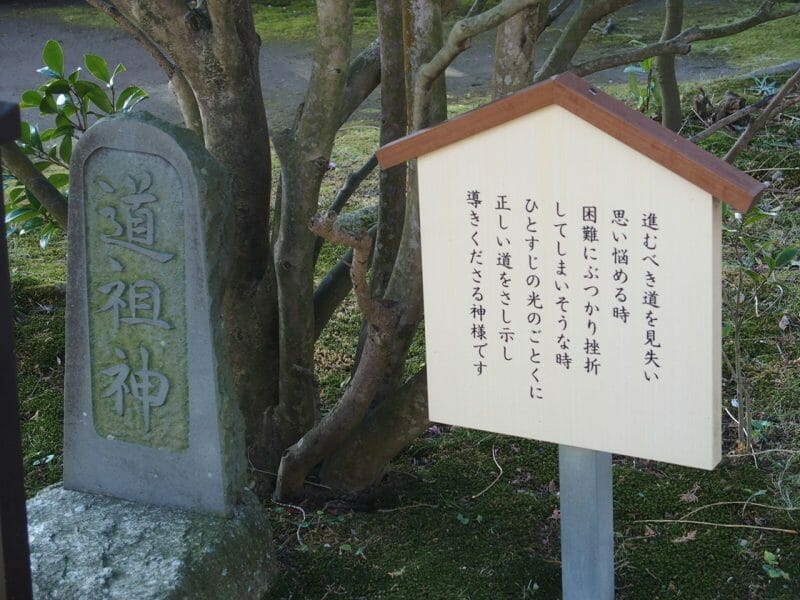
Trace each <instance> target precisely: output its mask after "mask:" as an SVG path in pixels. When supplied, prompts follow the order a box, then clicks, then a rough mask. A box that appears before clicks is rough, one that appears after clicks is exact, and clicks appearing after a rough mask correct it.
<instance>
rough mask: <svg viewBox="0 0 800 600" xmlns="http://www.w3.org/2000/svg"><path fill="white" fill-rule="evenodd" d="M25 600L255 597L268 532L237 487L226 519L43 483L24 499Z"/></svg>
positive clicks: (270, 562) (268, 551)
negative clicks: (29, 579) (239, 498)
mask: <svg viewBox="0 0 800 600" xmlns="http://www.w3.org/2000/svg"><path fill="white" fill-rule="evenodd" d="M28 531H29V536H30V546H31V570H32V575H33V586H34V597H35V598H37V600H41V599H48V600H49V599H70V600H71V599H75V598H80V599H82V600H92V599H94V598H102V599H107V598H108V599H120V600H134V599H141V600H156V599H158V600H166V599H170V600H172V599H179V598H180V599H184V598H185V599H191V600H204V599H208V600H212V599H213V600H223V599H226V598H232V599H237V600H238V599H250V598H256V599H257V598H261V597H262V596H263V595H264V594H265V593H266V591H267V590H268V589H269V586H270V582H271V581H272V576H273V573H274V567H275V562H274V558H273V548H272V535H271V530H270V526H269V522H268V521H267V518H266V515H265V513H264V511H263V509H262V507H261V506H260V504H259V502H258V500H257V499H256V497H255V496H254V495H253V494H251V493H249V492H248V493H247V495H246V496H245V498H244V500H243V502H241V503H240V504H239V505H238V506H237V507H236V509H235V513H234V516H233V517H232V518H230V519H226V518H223V517H216V516H209V515H203V514H199V513H194V512H189V511H185V510H180V509H175V508H165V507H160V506H152V505H147V504H139V503H135V502H129V501H126V500H119V499H116V498H110V497H107V496H100V495H95V494H87V493H83V492H75V491H71V490H65V489H63V488H62V487H61V486H60V485H54V486H51V487H49V488H47V489H45V490H43V491H42V492H40V493H39V494H38V495H37V496H36V497H34V498H32V499H31V500H29V501H28Z"/></svg>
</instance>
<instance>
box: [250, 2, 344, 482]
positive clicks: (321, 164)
mask: <svg viewBox="0 0 800 600" xmlns="http://www.w3.org/2000/svg"><path fill="white" fill-rule="evenodd" d="M353 6H354V3H353V2H352V0H351V1H349V2H341V1H337V0H319V1H318V2H317V44H316V48H315V52H314V64H313V67H312V72H311V78H310V81H309V84H308V91H307V93H306V97H305V101H304V103H303V106H302V107H301V110H300V111H299V115H298V118H297V121H296V123H295V125H294V127H293V129H292V130H291V131H290V132H288V133H286V134H285V135H282V136H278V137H276V139H275V147H276V150H277V151H278V156H279V157H280V159H281V189H282V198H281V222H280V224H279V229H278V237H277V240H276V242H275V272H276V277H277V282H278V307H279V308H278V319H279V323H280V325H279V334H278V343H279V347H280V358H279V365H278V372H279V394H278V398H279V401H278V404H277V405H276V406H274V407H272V408H270V411H269V414H268V417H267V424H266V430H265V434H264V435H265V443H266V444H268V445H269V446H268V447H269V448H270V451H269V453H268V462H267V466H268V470H272V469H274V468H275V467H277V465H278V462H277V461H276V459H277V458H279V457H280V456H281V455H282V454H283V451H284V449H286V448H288V447H290V446H292V444H294V443H295V442H296V441H297V440H299V439H300V438H301V437H302V436H303V434H304V433H305V432H306V431H308V430H309V429H310V428H311V427H312V426H313V425H314V424H315V423H316V422H317V420H318V418H319V411H318V402H319V388H318V385H317V379H316V375H315V373H314V342H315V339H316V337H315V328H314V279H313V278H314V258H313V257H314V247H315V245H316V236H315V235H314V234H313V233H312V232H311V231H310V230H309V222H310V220H311V218H312V217H313V216H314V215H315V214H316V212H317V210H318V201H319V190H320V185H321V183H322V178H323V176H324V175H325V172H326V171H327V169H328V164H329V162H330V155H331V150H332V148H333V141H334V138H335V136H336V132H337V130H338V129H339V126H340V122H339V115H340V107H341V106H342V103H343V95H344V90H345V85H346V83H347V81H348V73H349V61H350V48H351V36H352V25H353ZM281 460H282V459H281Z"/></svg>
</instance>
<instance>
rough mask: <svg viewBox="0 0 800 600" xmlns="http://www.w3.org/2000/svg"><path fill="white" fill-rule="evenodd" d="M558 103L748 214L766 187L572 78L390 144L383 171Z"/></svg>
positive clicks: (554, 79)
mask: <svg viewBox="0 0 800 600" xmlns="http://www.w3.org/2000/svg"><path fill="white" fill-rule="evenodd" d="M554 104H555V105H557V106H561V107H563V108H566V109H567V110H569V111H571V112H572V113H574V114H575V115H578V116H580V117H581V118H582V119H584V120H585V121H587V122H588V123H591V124H592V125H594V126H595V127H597V128H599V129H601V130H602V131H604V132H605V133H606V134H607V135H609V136H611V137H614V138H616V139H618V140H620V141H621V142H623V143H624V144H626V145H627V146H630V147H631V148H633V149H635V150H637V151H639V152H641V153H642V154H644V155H645V156H647V157H649V158H651V159H653V160H655V161H657V162H660V163H661V164H662V165H664V166H665V167H667V168H668V169H669V170H671V171H673V172H674V173H676V174H677V175H679V176H681V177H682V178H684V179H686V180H688V181H691V182H692V183H694V184H695V185H697V186H699V187H700V188H702V189H703V190H705V191H706V192H708V193H709V194H711V195H713V196H715V197H716V198H718V199H720V200H722V201H723V202H727V203H728V204H730V205H731V206H733V207H734V208H736V210H739V211H741V212H747V211H748V210H749V208H750V206H752V204H753V202H754V201H755V199H756V198H757V197H758V195H759V194H760V193H761V192H762V191H763V190H764V188H765V186H764V184H763V183H761V182H759V181H757V180H755V179H753V178H752V177H750V176H749V175H747V174H746V173H743V172H741V171H739V170H737V169H736V168H735V167H733V166H731V165H729V164H728V163H726V162H725V161H723V160H721V159H719V158H717V157H716V156H714V155H713V154H710V153H708V152H706V151H705V150H703V149H701V148H699V147H698V146H696V145H695V144H693V143H691V142H689V141H688V140H686V139H684V138H682V137H681V136H680V135H678V134H676V133H674V132H672V131H670V130H668V129H666V128H664V127H661V125H660V124H658V123H656V122H655V121H652V120H651V119H649V118H647V117H646V116H645V115H643V114H641V113H639V112H638V111H635V110H632V109H631V108H629V107H628V106H626V105H625V104H624V103H622V102H620V101H618V100H616V99H614V98H612V97H611V96H609V95H608V94H605V93H603V92H602V91H600V90H599V89H597V88H596V87H594V86H592V85H591V84H590V83H589V82H587V81H584V80H583V79H581V78H580V77H576V76H575V75H574V74H572V73H562V74H560V75H556V76H555V77H552V78H550V79H548V80H546V81H543V82H541V83H538V84H536V85H533V86H530V87H529V88H526V89H524V90H521V91H519V92H517V93H516V94H512V95H511V96H508V97H506V98H503V99H501V100H497V101H495V102H491V103H489V104H487V105H486V106H483V107H481V108H478V109H476V110H473V111H470V112H468V113H466V114H463V115H460V116H458V117H456V118H454V119H450V120H448V121H446V122H445V123H441V124H440V125H437V126H435V127H431V128H430V129H425V130H422V131H418V132H415V133H413V134H412V135H409V136H407V137H405V138H402V139H400V140H397V141H394V142H392V143H390V144H387V145H386V146H384V147H383V148H381V149H380V150H378V153H377V156H378V160H379V161H380V163H381V167H382V168H384V169H387V168H389V167H392V166H394V165H396V164H399V163H401V162H404V161H407V160H411V159H413V158H417V157H419V156H424V155H425V154H427V153H429V152H434V151H436V150H438V149H441V148H444V147H446V146H448V145H450V144H454V143H456V142H458V141H460V140H463V139H465V138H468V137H470V136H473V135H478V134H480V133H482V132H484V131H487V130H489V129H492V128H493V127H497V126H499V125H502V124H503V123H506V122H509V121H511V120H513V119H517V118H519V117H520V116H523V115H525V114H528V113H531V112H535V111H537V110H541V109H542V108H543V107H546V106H550V105H554Z"/></svg>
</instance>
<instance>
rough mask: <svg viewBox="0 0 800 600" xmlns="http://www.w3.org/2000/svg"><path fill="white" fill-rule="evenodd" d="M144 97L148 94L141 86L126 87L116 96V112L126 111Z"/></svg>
mask: <svg viewBox="0 0 800 600" xmlns="http://www.w3.org/2000/svg"><path fill="white" fill-rule="evenodd" d="M145 98H148V95H147V92H145V91H144V90H143V89H142V88H140V87H137V86H135V85H132V86H129V87H126V88H125V89H124V90H122V93H121V94H120V95H119V97H118V98H117V105H116V109H117V112H128V111H130V110H131V109H132V108H133V107H134V106H136V105H137V104H138V103H139V102H141V101H142V100H144V99H145Z"/></svg>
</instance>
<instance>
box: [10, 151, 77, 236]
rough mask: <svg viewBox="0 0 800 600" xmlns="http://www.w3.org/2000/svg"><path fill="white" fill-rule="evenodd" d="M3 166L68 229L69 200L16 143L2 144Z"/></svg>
mask: <svg viewBox="0 0 800 600" xmlns="http://www.w3.org/2000/svg"><path fill="white" fill-rule="evenodd" d="M0 153H2V155H3V165H4V166H5V167H6V168H7V169H8V170H9V171H11V173H12V175H14V177H16V178H17V181H19V182H20V183H21V184H22V185H24V186H25V187H26V188H28V189H29V190H30V191H31V192H32V193H33V195H34V196H36V199H37V200H39V202H41V203H42V206H44V207H45V208H46V209H47V212H48V213H50V216H52V217H53V219H54V220H55V221H56V223H58V224H59V225H60V226H61V227H62V229H65V230H66V228H67V199H66V198H64V196H63V195H62V194H61V192H59V191H58V190H57V189H56V188H55V187H54V186H53V184H52V183H50V181H48V179H47V177H45V176H44V174H43V173H42V172H41V171H40V170H39V169H37V168H36V166H35V165H34V164H33V163H32V162H31V160H30V159H29V158H28V157H27V155H26V154H25V153H24V152H22V150H20V149H19V148H18V147H17V144H16V143H15V142H7V143H5V144H0Z"/></svg>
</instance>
